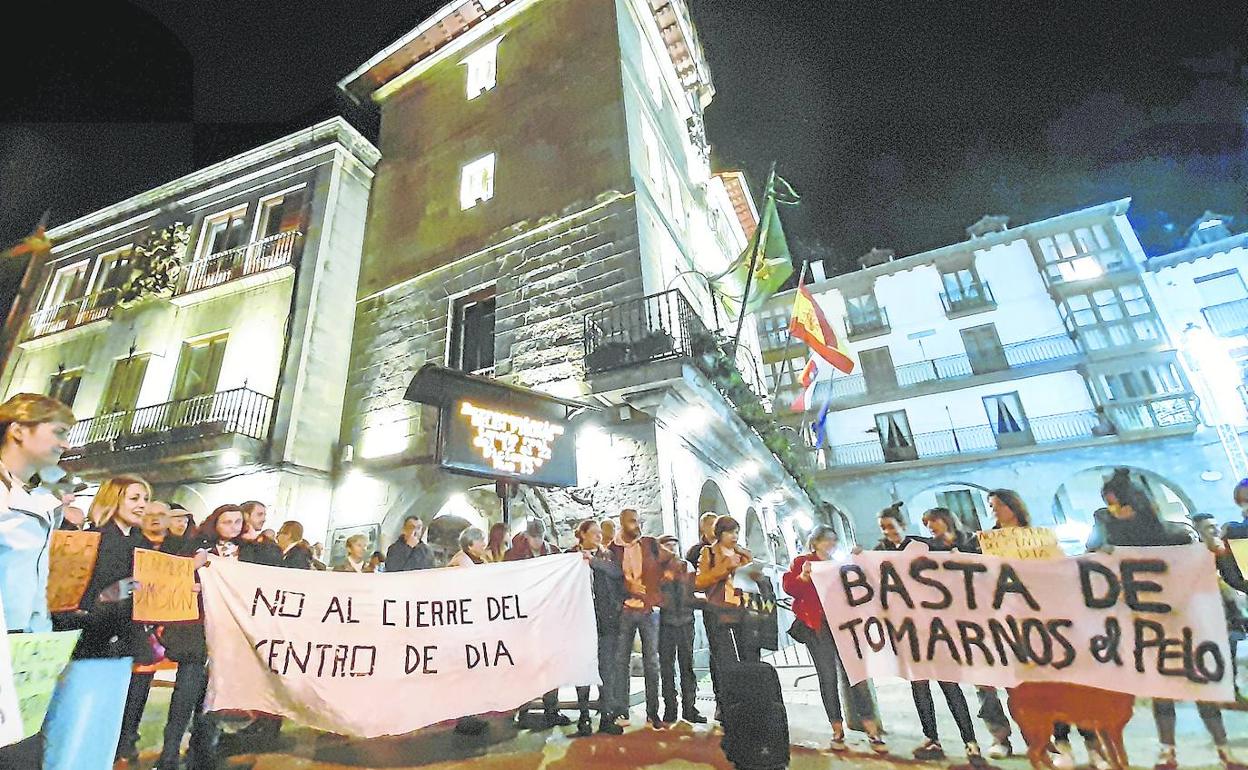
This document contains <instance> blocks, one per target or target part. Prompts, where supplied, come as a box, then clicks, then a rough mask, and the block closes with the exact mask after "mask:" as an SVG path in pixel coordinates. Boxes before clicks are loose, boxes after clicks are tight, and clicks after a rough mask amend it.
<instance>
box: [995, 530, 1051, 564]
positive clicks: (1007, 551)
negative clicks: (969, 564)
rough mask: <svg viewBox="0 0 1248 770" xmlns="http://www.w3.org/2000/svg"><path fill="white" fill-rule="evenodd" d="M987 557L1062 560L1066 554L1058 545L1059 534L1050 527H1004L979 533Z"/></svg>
mask: <svg viewBox="0 0 1248 770" xmlns="http://www.w3.org/2000/svg"><path fill="white" fill-rule="evenodd" d="M979 548H980V550H981V551H983V552H984V555H985V556H999V557H1001V558H1002V559H1061V558H1064V557H1065V555H1066V554H1064V553H1062V547H1061V546H1060V545H1058V544H1057V533H1056V532H1054V531H1053V530H1051V529H1049V528H1048V527H1003V528H1001V529H987V530H984V531H983V532H980V533H979Z"/></svg>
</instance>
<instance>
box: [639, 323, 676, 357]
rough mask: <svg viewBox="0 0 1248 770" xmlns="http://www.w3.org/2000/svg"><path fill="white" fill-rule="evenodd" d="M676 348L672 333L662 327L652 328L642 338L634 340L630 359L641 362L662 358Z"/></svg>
mask: <svg viewBox="0 0 1248 770" xmlns="http://www.w3.org/2000/svg"><path fill="white" fill-rule="evenodd" d="M675 349H676V341H675V340H674V339H672V335H670V334H668V333H667V332H665V331H663V330H662V329H650V330H648V331H647V332H646V334H645V336H643V337H641V339H638V340H634V341H633V344H632V345H631V346H630V348H629V352H630V356H629V357H630V359H631V360H632V361H633V362H636V363H641V362H644V361H651V360H653V359H656V358H662V357H663V356H664V355H667V354H669V353H671V352H672V351H673V350H675Z"/></svg>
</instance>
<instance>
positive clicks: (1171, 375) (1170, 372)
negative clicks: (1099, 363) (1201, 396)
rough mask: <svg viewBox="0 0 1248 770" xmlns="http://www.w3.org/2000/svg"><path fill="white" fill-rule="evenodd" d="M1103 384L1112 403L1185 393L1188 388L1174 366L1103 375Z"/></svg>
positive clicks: (1152, 367)
mask: <svg viewBox="0 0 1248 770" xmlns="http://www.w3.org/2000/svg"><path fill="white" fill-rule="evenodd" d="M1101 384H1102V386H1103V387H1104V390H1105V393H1106V394H1107V395H1108V396H1109V399H1110V400H1111V401H1129V400H1131V399H1137V398H1149V397H1151V396H1159V395H1163V394H1170V393H1183V392H1185V391H1186V389H1187V386H1186V385H1185V384H1184V382H1183V378H1182V377H1181V376H1180V375H1179V371H1178V369H1177V368H1176V367H1175V365H1174V364H1159V365H1157V366H1151V367H1148V368H1145V369H1135V370H1132V371H1127V372H1117V373H1114V374H1103V375H1101Z"/></svg>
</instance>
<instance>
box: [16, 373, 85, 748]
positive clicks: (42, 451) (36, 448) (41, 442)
mask: <svg viewBox="0 0 1248 770" xmlns="http://www.w3.org/2000/svg"><path fill="white" fill-rule="evenodd" d="M73 424H74V413H73V412H72V411H70V409H69V407H67V406H65V405H64V404H62V403H61V402H60V401H57V400H56V399H54V398H49V397H48V396H41V395H37V394H34V393H19V394H18V395H16V396H13V397H12V398H10V399H9V400H8V401H5V402H4V403H3V404H0V503H3V505H0V595H3V597H4V623H5V629H6V630H7V631H8V632H9V633H14V632H17V633H21V632H26V633H31V632H42V631H51V630H52V616H51V615H50V614H49V612H48V598H47V597H48V556H49V553H50V552H51V550H52V549H51V542H52V532H53V530H55V529H56V528H57V526H58V525H59V523H60V522H59V516H58V515H57V512H56V509H57V507H58V506H60V504H61V501H60V499H59V498H58V497H57V496H56V495H55V494H54V493H53V492H52V491H51V490H48V489H44V488H42V487H36V488H35V489H33V490H29V491H28V490H27V489H26V484H27V483H29V482H30V480H31V478H32V477H34V475H35V474H36V473H39V472H40V471H41V470H43V469H45V468H49V467H54V466H55V465H56V464H57V463H58V462H60V459H61V455H62V454H63V453H64V452H65V450H67V449H69V441H68V436H69V429H70V428H71V427H72V426H73ZM42 762H43V739H42V736H41V735H38V734H36V735H34V736H32V737H31V738H28V739H26V740H24V741H21V742H19V743H16V744H13V745H11V746H5V747H3V748H0V765H6V766H13V767H39V766H41V764H42Z"/></svg>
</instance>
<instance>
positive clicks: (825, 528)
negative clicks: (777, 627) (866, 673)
mask: <svg viewBox="0 0 1248 770" xmlns="http://www.w3.org/2000/svg"><path fill="white" fill-rule="evenodd" d="M836 544H837V535H836V530H835V529H833V528H832V527H831V526H829V525H827V524H820V525H819V526H817V527H815V528H814V529H813V530H812V531H811V533H810V537H809V538H808V539H807V541H806V545H807V547H808V548H809V549H810V553H807V554H803V555H801V556H799V557H797V558H796V559H794V560H793V564H792V566H790V567H789V571H788V572H786V573H784V577H783V578H782V582H781V584H782V585H783V586H784V591H785V593H787V594H788V595H789V596H791V597H793V614H794V615H796V616H797V619H798V621H800V622H801V623H802V624H803V626H804V627H805V628H806V629H807V632H806V633H805V634H804V638H805V641H804V644H805V645H806V649H808V650H809V651H810V658H811V660H812V661H813V662H814V664H815V674H816V676H817V677H818V679H819V694H820V696H821V697H822V698H823V710H824V712H826V713H827V715H828V721H829V722H830V723H831V724H832V743H831V744H830V746H829V748H830V749H831V750H832V751H836V752H841V751H845V750H846V748H847V747H846V745H845V718H844V716H843V714H842V711H841V698H840V693H839V690H838V686H844V688H845V692H846V693H848V696H849V698H850V699H851V700H853V701H855V702H856V703H855V705H854V706H853V708H854V710H855V712H856V713H857V714H859V715H861V717H862V727H863V730H864V731H865V732H866V734H867V740H868V741H869V742H870V744H871V750H872V751H874V752H875V753H876V754H887V753H888V745H887V744H886V743H885V742H884V738H882V737H881V735H880V723H879V719H878V718H877V716H876V712H875V703H874V701H873V700H872V698H871V685H870V683H869V681H867V680H864V681H862V682H859V683H858V684H856V685H853V686H850V684H849V678H848V677H847V676H846V674H845V666H844V665H843V664H842V663H841V658H840V655H839V654H838V653H837V649H836V640H834V639H833V638H832V629H831V628H830V627H829V626H828V618H827V616H826V615H825V614H824V611H823V605H822V604H820V602H819V593H818V591H816V590H815V586H814V583H812V582H811V579H810V564H811V562H815V561H829V560H831V559H832V558H833V556H834V555H835V553H836ZM794 638H797V637H796V636H795V637H794ZM799 641H801V640H800V639H799Z"/></svg>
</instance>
